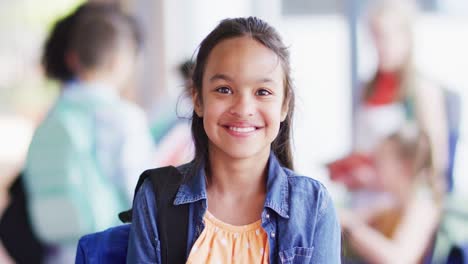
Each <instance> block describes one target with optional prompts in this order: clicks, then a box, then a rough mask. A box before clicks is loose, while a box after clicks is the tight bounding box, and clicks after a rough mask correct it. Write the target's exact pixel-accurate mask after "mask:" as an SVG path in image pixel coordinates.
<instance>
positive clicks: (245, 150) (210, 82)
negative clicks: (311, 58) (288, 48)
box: [193, 37, 287, 159]
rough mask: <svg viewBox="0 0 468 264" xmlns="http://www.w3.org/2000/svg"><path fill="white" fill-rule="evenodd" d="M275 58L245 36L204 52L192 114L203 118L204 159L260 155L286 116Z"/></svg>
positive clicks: (277, 61) (281, 74)
mask: <svg viewBox="0 0 468 264" xmlns="http://www.w3.org/2000/svg"><path fill="white" fill-rule="evenodd" d="M284 96H285V89H284V73H283V69H282V66H281V62H280V59H279V57H278V56H277V55H276V54H275V53H274V52H273V51H271V50H270V49H268V48H266V47H265V46H263V45H262V44H260V43H259V42H257V41H256V40H254V39H252V38H250V37H236V38H232V39H227V40H223V41H221V42H220V43H218V44H217V45H216V46H215V47H214V48H213V49H212V50H211V52H210V55H209V56H208V59H207V63H206V66H205V72H204V75H203V87H202V94H201V97H200V95H198V94H196V93H195V94H194V97H193V98H194V105H195V111H196V113H197V115H198V116H200V117H203V125H204V129H205V132H206V134H207V136H208V139H209V152H210V156H213V155H216V157H218V158H220V157H224V158H228V159H229V158H230V159H245V158H255V157H265V155H266V156H268V155H269V153H270V144H271V142H273V140H274V139H275V138H276V136H277V134H278V131H279V127H280V122H281V121H283V120H284V119H285V118H286V115H287V106H286V105H284V104H283V101H284Z"/></svg>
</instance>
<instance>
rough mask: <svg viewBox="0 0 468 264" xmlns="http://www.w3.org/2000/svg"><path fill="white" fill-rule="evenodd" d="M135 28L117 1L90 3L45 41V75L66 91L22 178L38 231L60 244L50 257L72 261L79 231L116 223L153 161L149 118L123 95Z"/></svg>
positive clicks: (40, 130) (134, 48) (132, 59)
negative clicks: (120, 92) (138, 180)
mask: <svg viewBox="0 0 468 264" xmlns="http://www.w3.org/2000/svg"><path fill="white" fill-rule="evenodd" d="M136 29H137V28H136V25H135V23H134V21H133V20H132V18H130V17H128V16H127V15H125V14H124V13H122V12H121V11H120V10H119V9H118V8H117V7H116V6H114V5H109V4H94V3H87V4H84V5H82V6H81V7H79V8H78V9H77V10H76V11H75V12H74V13H72V14H71V15H69V16H67V17H65V18H63V19H62V20H60V21H59V22H58V23H57V24H56V25H55V27H54V28H53V30H52V33H51V35H50V36H49V39H48V40H47V43H46V45H45V50H44V55H43V63H44V66H45V71H46V74H47V76H48V77H49V78H52V79H56V80H58V81H59V82H60V83H61V84H62V90H61V94H60V96H59V98H58V99H57V101H56V103H55V104H54V106H53V107H52V108H51V110H50V111H49V113H48V114H47V116H46V117H45V119H44V120H43V121H42V123H41V124H40V125H39V127H38V128H37V130H36V132H35V134H34V137H33V140H32V142H31V145H30V148H29V152H28V157H27V161H26V168H25V183H26V187H27V190H28V195H29V200H30V206H29V212H30V214H31V216H32V222H33V226H34V229H35V232H36V233H37V234H39V237H40V238H41V239H43V240H45V241H46V242H48V243H51V244H55V245H60V246H59V250H58V251H57V252H51V253H50V254H49V255H50V256H49V258H48V260H47V261H48V262H50V263H72V262H73V261H74V253H75V247H76V242H77V241H78V238H79V237H80V236H81V235H83V234H85V233H89V231H92V230H95V231H97V230H100V229H103V228H106V227H109V226H112V225H115V224H117V223H118V219H117V217H116V215H117V213H118V212H119V211H120V210H122V209H124V208H126V207H128V206H129V205H130V201H131V199H132V198H133V189H134V185H135V183H136V180H137V177H138V175H139V174H140V173H141V172H142V171H143V169H145V168H148V167H151V165H152V162H151V161H152V159H153V158H154V146H153V142H152V139H151V135H150V131H149V127H148V124H147V121H146V116H145V114H144V112H143V111H142V110H141V109H140V108H139V107H137V106H136V105H135V104H132V103H130V102H126V101H124V100H123V99H121V98H120V96H119V89H120V88H121V87H122V86H123V85H124V84H125V83H126V81H127V80H128V78H129V76H130V75H131V73H132V70H133V66H134V63H135V59H136V55H137V51H138V45H139V35H138V31H137V30H136ZM83 227H86V228H84V229H83Z"/></svg>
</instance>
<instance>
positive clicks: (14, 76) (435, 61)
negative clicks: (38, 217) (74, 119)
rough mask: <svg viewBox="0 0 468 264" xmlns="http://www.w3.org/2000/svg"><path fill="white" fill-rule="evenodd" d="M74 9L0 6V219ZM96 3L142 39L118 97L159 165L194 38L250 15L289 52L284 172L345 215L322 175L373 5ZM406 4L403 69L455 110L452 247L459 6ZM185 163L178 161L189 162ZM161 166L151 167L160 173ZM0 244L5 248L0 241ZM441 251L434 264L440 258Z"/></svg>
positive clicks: (457, 196) (365, 54) (457, 193)
mask: <svg viewBox="0 0 468 264" xmlns="http://www.w3.org/2000/svg"><path fill="white" fill-rule="evenodd" d="M90 1H91V2H92V1H93V0H90ZM83 2H84V1H83V0H45V1H35V0H16V1H7V0H3V1H1V2H0V40H1V41H0V217H1V215H2V213H3V212H4V210H5V208H7V207H8V205H9V203H10V202H11V199H10V195H9V191H8V190H9V188H10V187H11V184H12V183H13V182H14V181H15V177H16V175H18V173H19V172H20V171H21V170H22V166H23V165H24V161H25V157H26V155H27V150H28V146H29V143H30V141H31V138H32V135H33V133H34V129H35V128H36V127H37V125H38V124H39V123H40V122H41V121H42V119H43V118H44V117H45V115H46V113H47V111H48V110H49V109H50V107H51V105H52V104H53V102H54V100H55V99H56V98H57V96H58V95H59V94H60V88H59V84H58V83H57V82H54V81H50V80H47V78H46V77H45V75H44V70H43V68H42V66H41V53H42V48H43V46H44V41H45V39H46V37H47V34H48V33H49V32H50V30H51V28H52V26H53V25H54V23H55V22H56V21H57V20H58V19H59V18H61V17H64V16H65V15H67V14H69V13H70V12H72V11H73V10H74V9H75V8H76V7H77V6H79V5H80V4H82V3H83ZM96 2H99V1H96ZM100 2H115V3H118V4H119V5H120V6H121V7H122V8H123V9H124V10H125V11H127V12H128V13H129V14H132V15H133V16H135V17H136V19H137V21H138V22H139V24H140V25H141V27H142V32H143V36H144V44H143V50H142V52H141V53H140V55H139V62H138V65H137V69H136V70H135V74H134V76H132V79H131V81H130V82H129V83H128V84H127V85H126V87H125V89H124V90H123V91H122V96H123V97H125V98H127V99H128V100H131V101H133V102H135V103H136V104H138V105H139V106H141V107H142V108H143V109H144V110H145V113H146V115H147V118H148V120H149V122H150V126H151V129H152V134H153V136H154V138H155V142H156V147H157V149H158V150H157V152H158V155H160V156H163V154H161V153H167V151H168V149H171V147H172V146H173V145H172V143H173V142H174V141H175V140H178V138H180V135H178V134H177V133H185V132H183V131H174V130H173V129H174V125H173V124H171V121H170V120H173V119H174V117H176V116H180V117H182V118H183V117H189V116H190V114H191V109H190V103H185V101H186V99H184V97H181V94H182V93H183V91H184V79H183V77H182V76H181V74H180V69H179V66H180V65H181V64H182V63H184V62H185V61H186V60H187V59H190V58H192V57H193V56H194V54H195V52H196V48H197V45H198V44H199V43H200V41H201V40H202V38H203V36H205V35H206V34H207V33H208V32H209V31H210V30H211V29H212V28H214V26H215V25H216V24H217V23H218V22H219V21H220V20H221V19H223V18H225V17H237V16H250V15H254V16H259V17H261V18H263V19H265V20H266V21H267V22H269V23H270V24H272V25H273V26H274V27H276V28H277V29H278V31H279V32H280V34H281V35H282V36H283V39H284V41H285V43H286V44H287V45H288V46H289V47H290V51H291V65H292V72H293V78H294V83H295V89H296V96H297V98H296V100H297V101H296V102H297V108H296V116H295V124H294V129H293V136H294V151H295V152H294V156H295V168H296V170H297V171H298V172H299V173H300V174H304V175H308V176H312V177H314V178H317V179H319V180H320V181H322V182H323V183H324V184H325V185H326V186H327V188H328V189H329V190H330V192H331V193H332V196H333V198H334V199H335V201H336V203H337V205H338V206H340V205H343V204H345V201H346V199H347V192H346V191H345V187H344V186H343V185H341V184H338V183H335V182H333V181H331V180H330V177H329V172H328V170H327V167H326V164H328V163H329V162H331V161H333V160H336V159H339V158H340V157H343V156H345V155H346V154H347V153H349V152H350V151H352V149H353V144H354V143H353V138H354V135H353V131H354V127H353V126H354V122H353V120H355V115H354V114H353V113H355V112H356V111H355V110H356V107H357V106H356V105H357V103H356V101H357V100H358V99H357V98H358V97H360V91H361V89H360V87H361V86H362V84H363V83H364V82H366V81H369V79H370V78H372V76H373V75H374V74H375V72H376V69H377V52H376V50H375V47H374V43H373V42H372V40H371V37H370V32H369V30H368V28H367V27H366V25H365V24H366V21H365V19H366V12H365V10H366V8H367V6H368V5H369V4H370V3H372V2H373V1H369V0H337V1H327V0H237V1H225V0H222V1H220V0H196V1H195V0H107V1H100ZM417 4H418V5H419V6H420V8H421V12H420V13H419V14H418V17H417V19H415V29H414V49H413V53H414V54H413V56H414V57H413V58H414V65H415V67H416V68H417V69H418V70H419V71H420V72H422V73H423V74H424V75H426V76H430V78H431V79H432V80H436V81H437V83H439V84H441V85H442V86H443V87H444V88H445V89H448V90H450V91H453V92H454V93H456V94H457V96H458V98H459V99H460V100H461V102H462V103H461V109H460V112H459V116H460V122H459V128H458V141H457V147H456V153H455V154H454V157H453V159H454V165H453V189H452V190H451V191H450V194H449V196H450V199H451V203H452V204H455V205H457V206H458V207H457V209H454V210H459V211H460V210H461V211H460V212H459V213H460V214H461V215H462V216H460V217H454V218H453V219H447V220H446V221H448V222H450V221H452V222H451V223H452V226H455V228H456V230H457V231H455V232H453V231H447V232H451V233H450V234H449V235H447V237H450V238H447V240H450V239H451V240H460V241H461V240H463V239H468V236H467V233H468V219H466V216H468V214H466V212H468V176H467V175H466V174H467V172H468V162H467V161H466V160H468V119H467V118H466V116H467V114H468V112H467V111H468V108H467V107H466V103H464V102H466V100H468V74H467V69H468V52H467V50H466V47H468V2H467V1H465V0H419V1H417ZM181 102H182V103H181ZM188 102H189V101H188ZM177 103H178V104H177ZM176 105H177V106H178V107H176ZM182 130H183V129H182ZM184 155H186V160H188V159H189V155H190V153H189V154H187V153H185V154H184ZM187 155H188V156H187ZM165 158H166V159H167V157H165ZM162 159H163V158H160V160H158V163H156V162H155V164H163V163H171V161H170V160H165V161H161V160H162ZM460 208H461V209H460ZM457 212H458V211H457ZM460 219H461V220H460ZM461 231H463V232H461ZM463 233H465V234H463ZM0 241H2V243H5V241H3V239H2V238H1V237H0ZM447 243H448V242H447ZM443 247H444V246H441V249H440V252H442V253H440V254H444V252H447V248H445V249H444V248H443ZM446 247H447V246H446ZM0 252H2V253H0V263H14V260H12V258H11V257H10V256H9V253H8V252H7V250H5V249H2V250H0Z"/></svg>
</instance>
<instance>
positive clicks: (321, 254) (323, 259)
mask: <svg viewBox="0 0 468 264" xmlns="http://www.w3.org/2000/svg"><path fill="white" fill-rule="evenodd" d="M322 194H323V195H322V201H321V202H322V204H321V206H320V210H319V215H318V221H317V226H316V229H315V230H316V231H315V234H314V241H316V243H314V254H313V255H312V259H311V262H310V263H333V264H335V263H336V264H338V263H341V228H340V224H339V222H338V218H337V214H336V211H335V207H334V206H333V201H332V199H331V197H330V195H329V194H328V192H326V191H324V192H323V193H322Z"/></svg>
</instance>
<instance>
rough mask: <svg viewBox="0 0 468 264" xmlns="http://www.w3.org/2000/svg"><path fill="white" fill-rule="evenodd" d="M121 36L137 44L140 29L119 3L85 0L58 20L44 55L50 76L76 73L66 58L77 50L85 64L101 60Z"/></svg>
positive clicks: (63, 78) (67, 76) (63, 77)
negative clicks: (120, 7)
mask: <svg viewBox="0 0 468 264" xmlns="http://www.w3.org/2000/svg"><path fill="white" fill-rule="evenodd" d="M120 37H127V38H130V39H131V40H132V41H134V43H135V47H136V48H137V47H138V46H139V45H140V44H141V33H140V31H139V29H138V25H137V23H136V21H135V20H134V19H133V18H132V17H130V16H127V15H125V14H124V13H123V12H122V11H121V10H120V9H119V7H118V6H117V5H115V4H104V3H85V4H83V5H81V6H79V7H78V8H77V9H76V10H75V11H74V12H72V13H71V14H70V15H68V16H66V17H64V18H62V19H61V20H59V21H58V22H57V23H56V24H55V25H54V27H53V28H52V32H51V33H50V35H49V37H48V39H47V41H46V43H45V46H44V53H43V55H42V64H43V65H44V68H45V72H46V75H47V77H49V78H52V79H57V80H59V81H62V82H65V81H68V80H70V79H72V78H73V77H74V73H73V70H72V69H70V67H69V65H67V62H66V60H65V55H66V53H67V52H68V51H69V50H74V51H75V52H76V54H77V56H78V59H79V60H80V63H82V64H83V66H85V67H96V66H99V64H100V63H102V62H103V61H104V60H105V58H106V57H107V56H108V54H109V53H112V52H113V50H112V49H113V47H114V46H115V45H116V44H117V40H118V39H119V38H120Z"/></svg>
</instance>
